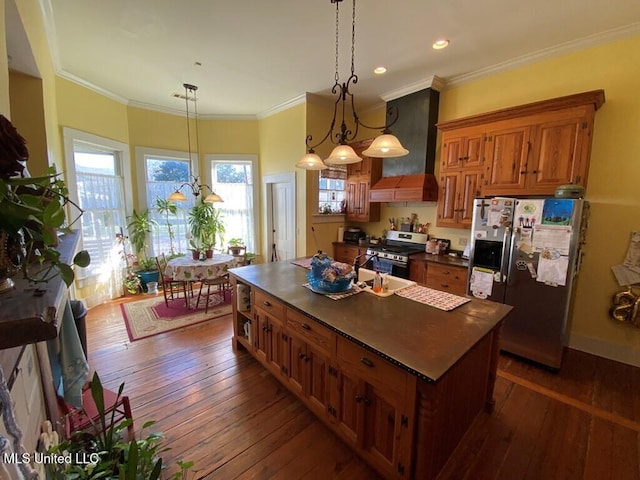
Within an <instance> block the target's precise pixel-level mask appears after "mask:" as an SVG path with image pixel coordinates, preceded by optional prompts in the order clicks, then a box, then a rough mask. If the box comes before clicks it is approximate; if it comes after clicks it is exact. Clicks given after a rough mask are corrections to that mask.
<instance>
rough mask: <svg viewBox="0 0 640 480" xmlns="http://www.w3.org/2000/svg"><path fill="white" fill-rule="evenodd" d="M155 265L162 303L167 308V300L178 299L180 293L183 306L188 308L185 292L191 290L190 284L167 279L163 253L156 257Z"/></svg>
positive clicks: (165, 261) (165, 260)
mask: <svg viewBox="0 0 640 480" xmlns="http://www.w3.org/2000/svg"><path fill="white" fill-rule="evenodd" d="M156 263H157V265H158V271H159V272H160V275H159V278H160V284H161V286H162V294H163V295H164V303H165V305H166V306H167V308H168V307H169V300H173V299H174V298H179V297H180V293H182V294H183V295H184V302H185V306H186V307H187V308H189V296H188V292H187V291H188V290H190V289H191V288H192V286H191V283H190V282H187V281H184V280H174V279H173V278H172V277H168V276H167V275H166V274H165V270H166V269H167V257H165V256H164V253H163V254H161V255H159V256H157V257H156ZM174 295H175V297H174Z"/></svg>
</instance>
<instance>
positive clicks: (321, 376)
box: [304, 345, 329, 415]
mask: <svg viewBox="0 0 640 480" xmlns="http://www.w3.org/2000/svg"><path fill="white" fill-rule="evenodd" d="M304 361H305V363H306V365H307V370H306V374H307V376H306V379H305V387H306V391H305V394H306V396H307V398H308V400H309V404H310V405H309V406H310V408H311V409H312V410H314V411H315V412H316V413H317V414H319V415H324V414H325V413H326V411H327V403H328V401H329V391H328V369H329V357H328V356H327V355H326V354H325V353H322V352H321V351H320V350H318V349H316V348H313V347H312V346H311V345H307V350H306V358H305V359H304Z"/></svg>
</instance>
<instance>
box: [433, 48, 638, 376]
mask: <svg viewBox="0 0 640 480" xmlns="http://www.w3.org/2000/svg"><path fill="white" fill-rule="evenodd" d="M639 85H640V36H636V37H633V38H628V39H625V40H622V41H618V42H615V43H610V44H607V45H602V46H598V47H595V48H590V49H587V50H583V51H580V52H576V53H571V54H568V55H563V56H561V57H558V58H553V59H549V60H545V61H542V62H539V63H537V64H533V65H529V66H525V67H522V68H518V69H515V70H512V71H509V72H505V73H502V74H499V75H493V76H491V77H488V78H485V79H482V80H478V81H476V82H473V83H469V84H466V85H462V86H460V87H458V88H453V89H451V90H446V91H444V92H443V93H442V96H441V99H440V120H448V119H452V118H457V117H464V116H467V115H472V114H475V113H480V112H484V111H490V110H496V109H499V108H502V107H507V106H511V105H518V104H522V103H529V102H533V101H537V100H543V99H547V98H553V97H559V96H562V95H568V94H572V93H578V92H583V91H589V90H595V89H600V88H602V89H604V91H605V97H606V103H605V104H604V106H603V107H602V108H601V110H599V111H598V112H597V113H596V120H595V127H594V134H593V146H592V153H591V163H590V168H589V185H588V188H587V195H586V198H587V200H589V202H590V204H591V217H590V220H589V229H588V232H587V245H586V252H585V257H584V263H583V265H582V270H581V272H580V276H579V278H578V287H577V294H576V306H575V312H574V314H573V318H572V322H571V338H570V342H571V344H572V345H574V346H576V347H577V348H587V349H590V350H596V351H599V352H601V353H602V354H603V355H605V356H610V357H612V358H617V359H620V360H623V361H628V362H634V363H636V364H638V365H640V347H639V345H640V329H637V328H633V327H629V326H628V325H621V324H619V323H616V322H615V321H614V320H611V319H610V318H609V316H608V309H609V307H610V305H611V302H610V300H611V296H612V295H613V294H614V293H615V292H617V291H618V290H620V287H619V286H618V284H617V282H616V281H615V278H614V276H613V274H612V273H611V270H610V267H611V266H612V265H616V264H619V263H621V262H622V260H623V259H624V255H625V253H626V249H627V246H628V242H629V238H630V234H631V232H632V231H633V230H639V229H640V193H639V192H640V167H638V162H637V161H636V160H634V158H635V154H634V153H632V152H638V151H640V135H639V134H638V132H640V97H639V96H638V93H637V92H638V86H639Z"/></svg>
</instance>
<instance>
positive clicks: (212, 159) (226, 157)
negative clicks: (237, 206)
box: [204, 153, 260, 253]
mask: <svg viewBox="0 0 640 480" xmlns="http://www.w3.org/2000/svg"><path fill="white" fill-rule="evenodd" d="M204 158H205V165H206V168H205V172H204V183H206V184H207V185H211V184H212V183H213V178H212V176H211V171H212V170H213V166H214V165H215V164H216V163H228V162H250V163H251V183H252V185H253V206H252V207H251V208H252V210H253V238H254V239H255V247H254V248H255V249H256V250H258V249H259V248H260V237H259V235H258V233H259V230H260V229H259V223H260V214H259V212H258V193H259V192H258V156H257V155H253V154H217V153H210V154H207V155H205V157H204ZM222 200H224V198H223V199H222ZM227 240H229V239H228V238H227ZM255 253H257V252H255Z"/></svg>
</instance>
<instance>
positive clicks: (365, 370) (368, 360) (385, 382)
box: [337, 337, 407, 394]
mask: <svg viewBox="0 0 640 480" xmlns="http://www.w3.org/2000/svg"><path fill="white" fill-rule="evenodd" d="M337 356H338V358H339V359H340V360H341V361H343V362H345V363H346V364H348V365H349V366H350V367H352V368H354V369H355V370H356V371H357V372H358V374H360V375H361V376H362V378H363V379H364V380H365V381H366V382H368V383H371V384H373V385H376V386H378V387H380V388H384V389H390V390H394V391H396V392H398V393H400V394H404V389H405V386H406V383H407V372H405V371H404V370H402V369H400V368H398V367H396V366H395V365H392V364H391V363H389V362H387V361H386V360H384V359H382V358H380V357H379V356H378V355H376V354H374V353H372V352H369V351H368V350H365V349H364V348H362V347H360V346H359V345H356V344H355V343H353V342H351V341H349V340H347V339H345V338H342V337H338V342H337Z"/></svg>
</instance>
